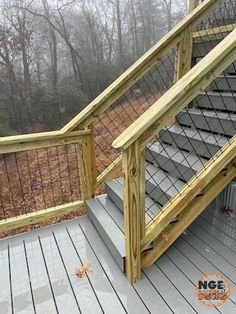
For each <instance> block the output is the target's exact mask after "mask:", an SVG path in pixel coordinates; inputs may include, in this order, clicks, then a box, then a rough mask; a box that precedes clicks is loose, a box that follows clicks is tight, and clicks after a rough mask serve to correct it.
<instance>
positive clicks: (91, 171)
mask: <svg viewBox="0 0 236 314" xmlns="http://www.w3.org/2000/svg"><path fill="white" fill-rule="evenodd" d="M89 129H90V130H91V132H90V134H86V135H84V136H82V138H81V140H80V143H79V169H80V182H81V189H82V194H83V200H86V199H89V198H91V197H93V196H94V189H95V184H96V179H97V170H96V155H95V141H94V133H93V126H92V125H90V126H89Z"/></svg>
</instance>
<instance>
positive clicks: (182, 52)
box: [175, 29, 193, 82]
mask: <svg viewBox="0 0 236 314" xmlns="http://www.w3.org/2000/svg"><path fill="white" fill-rule="evenodd" d="M192 50H193V38H192V29H186V30H185V31H184V32H183V38H182V39H181V41H180V42H179V44H178V46H177V60H176V75H175V82H177V81H178V80H180V79H181V77H183V76H184V75H185V74H186V73H187V72H188V71H189V70H190V69H191V65H192Z"/></svg>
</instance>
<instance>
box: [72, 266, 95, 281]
mask: <svg viewBox="0 0 236 314" xmlns="http://www.w3.org/2000/svg"><path fill="white" fill-rule="evenodd" d="M92 272H93V271H92V266H91V264H84V265H82V266H80V267H77V268H76V269H75V275H76V276H78V277H79V278H83V277H85V276H86V275H87V274H88V273H92Z"/></svg>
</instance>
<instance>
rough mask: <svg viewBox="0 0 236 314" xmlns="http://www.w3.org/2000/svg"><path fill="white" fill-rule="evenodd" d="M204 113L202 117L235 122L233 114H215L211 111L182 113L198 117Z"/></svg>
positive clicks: (196, 110)
mask: <svg viewBox="0 0 236 314" xmlns="http://www.w3.org/2000/svg"><path fill="white" fill-rule="evenodd" d="M203 111H204V116H205V117H209V118H216V119H222V120H228V121H235V122H236V114H233V113H225V112H215V111H211V110H206V109H204V110H199V109H188V110H183V111H182V112H184V113H185V112H187V113H189V114H194V115H199V116H202V115H203ZM180 114H181V113H180Z"/></svg>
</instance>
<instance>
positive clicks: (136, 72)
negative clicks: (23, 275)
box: [61, 0, 220, 133]
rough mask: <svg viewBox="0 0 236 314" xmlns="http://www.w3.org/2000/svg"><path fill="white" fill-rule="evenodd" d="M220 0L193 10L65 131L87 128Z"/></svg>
mask: <svg viewBox="0 0 236 314" xmlns="http://www.w3.org/2000/svg"><path fill="white" fill-rule="evenodd" d="M219 2H220V0H205V1H203V3H201V4H200V5H199V6H198V7H197V8H196V9H195V10H193V11H192V12H190V13H189V14H188V15H187V16H186V17H185V18H184V19H183V20H182V21H181V22H180V23H179V24H178V25H177V26H175V27H174V28H173V29H172V30H171V31H170V32H169V33H168V34H167V35H165V36H164V37H163V38H162V39H161V40H160V41H159V42H158V43H157V44H156V45H155V46H153V47H152V48H151V49H150V50H149V51H148V52H147V53H145V54H144V55H143V56H142V57H141V58H140V59H139V60H138V61H137V62H136V63H134V64H133V65H132V66H131V67H130V68H129V69H128V70H127V71H125V72H124V73H123V74H122V75H121V76H120V77H119V78H118V79H117V80H116V81H115V82H114V83H113V84H111V85H110V86H109V87H108V88H107V89H106V90H105V91H104V92H103V93H101V94H100V95H99V96H98V97H97V98H96V99H95V100H94V101H92V102H91V103H90V104H89V105H88V106H86V108H85V109H84V110H82V111H81V112H80V113H79V114H78V115H77V116H76V117H75V118H74V119H72V120H71V121H70V122H69V123H68V124H67V125H66V126H64V127H63V128H62V129H61V131H62V132H63V133H68V132H71V131H73V130H75V129H77V128H79V129H83V128H85V127H86V126H88V125H89V124H90V123H91V122H93V121H94V119H95V118H96V117H98V116H99V115H100V114H101V113H102V112H104V111H105V110H106V109H107V108H108V107H109V106H111V105H112V104H113V103H114V102H115V101H116V100H117V99H118V98H119V97H120V96H122V95H123V94H124V93H125V92H126V91H127V90H128V89H129V88H130V87H131V86H133V85H134V84H135V82H137V81H138V80H139V79H140V78H141V77H142V76H144V74H145V73H146V72H147V71H148V70H150V69H151V68H152V67H153V66H154V65H155V64H156V63H157V62H158V61H159V60H160V59H161V58H162V57H163V56H165V55H166V53H167V52H168V51H169V50H170V49H171V48H173V47H175V46H176V45H177V43H178V42H179V41H180V39H181V38H182V32H183V31H185V30H186V29H187V28H189V27H190V26H191V27H194V26H195V25H197V24H198V23H199V22H200V21H201V20H202V19H203V18H204V16H205V15H207V14H208V13H209V12H210V11H211V10H213V8H214V7H215V6H217V4H218V3H219Z"/></svg>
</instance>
